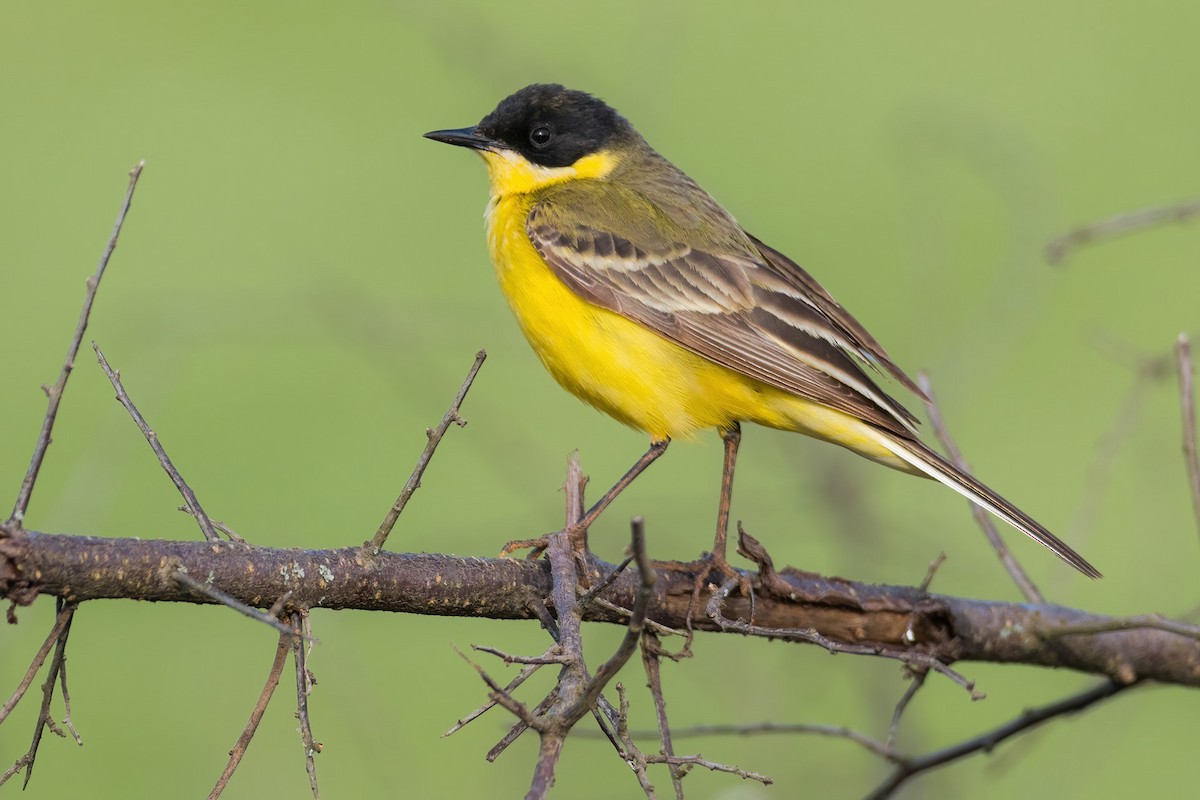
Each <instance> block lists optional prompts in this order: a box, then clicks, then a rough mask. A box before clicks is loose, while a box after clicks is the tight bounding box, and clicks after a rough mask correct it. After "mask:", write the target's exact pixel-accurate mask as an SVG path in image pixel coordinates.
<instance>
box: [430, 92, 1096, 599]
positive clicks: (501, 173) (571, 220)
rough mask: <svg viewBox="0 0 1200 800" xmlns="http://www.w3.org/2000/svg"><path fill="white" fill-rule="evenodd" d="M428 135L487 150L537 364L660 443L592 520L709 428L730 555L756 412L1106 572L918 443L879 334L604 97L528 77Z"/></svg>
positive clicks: (504, 278)
mask: <svg viewBox="0 0 1200 800" xmlns="http://www.w3.org/2000/svg"><path fill="white" fill-rule="evenodd" d="M425 135H426V136H427V137H428V138H430V139H434V140H436V141H439V142H445V143H447V144H453V145H458V146H461V147H467V148H470V149H472V150H475V151H476V152H477V153H479V154H480V155H481V156H482V157H483V160H484V162H485V163H486V165H487V170H488V177H489V178H490V182H491V200H490V202H489V203H488V207H487V241H488V247H489V249H490V252H491V257H492V261H493V263H494V264H495V267H496V273H497V276H498V277H499V280H500V288H501V289H502V290H503V292H504V295H505V297H507V298H508V302H509V305H511V306H512V310H513V313H514V314H515V315H516V317H517V322H518V323H519V324H520V327H521V330H522V331H523V332H524V333H525V336H526V338H527V339H528V340H529V343H530V344H531V345H532V346H533V349H534V351H535V352H536V353H537V355H538V357H539V358H540V359H541V360H542V363H543V364H544V365H545V366H546V368H547V369H548V370H549V371H550V373H551V374H552V375H553V376H554V377H555V379H557V380H558V382H559V383H560V384H561V385H562V386H563V387H564V388H566V389H567V390H568V391H570V392H572V393H573V394H575V395H577V396H578V397H580V398H582V399H583V400H585V401H586V402H588V403H590V404H591V405H593V406H595V407H596V408H598V409H600V410H601V411H604V412H605V413H607V414H609V415H610V416H612V417H614V418H616V419H617V420H619V421H620V422H623V423H625V424H626V425H629V426H631V427H634V428H637V429H638V430H641V431H645V432H646V433H647V434H649V436H650V440H651V445H650V449H649V450H647V451H646V453H645V454H644V455H643V456H642V457H641V458H640V459H639V460H638V461H637V462H636V463H635V464H634V465H633V467H631V468H630V470H629V471H628V472H627V473H626V474H625V475H624V476H623V477H622V478H621V480H620V481H618V482H617V483H616V484H615V485H614V486H613V487H612V488H611V489H610V490H609V491H608V492H607V493H606V494H605V496H604V497H603V498H601V500H600V501H598V502H597V503H596V505H595V506H593V507H592V509H590V510H589V512H588V514H587V515H586V516H585V518H584V520H583V524H584V525H585V526H586V525H587V524H589V523H590V522H592V521H593V520H595V518H596V517H597V516H598V515H599V514H600V512H601V511H603V510H604V508H605V507H606V506H607V505H608V504H609V503H610V502H612V500H613V498H615V497H616V495H617V494H618V493H619V492H620V491H621V490H622V489H624V488H625V486H627V485H628V484H629V483H630V482H631V481H632V480H633V479H634V478H635V477H637V475H638V474H640V473H641V472H642V471H643V470H644V469H645V468H646V467H648V466H649V465H650V464H651V463H652V462H653V461H654V460H655V459H657V458H658V457H659V456H660V455H662V454H663V453H664V452H665V451H666V449H667V445H668V444H669V442H670V441H671V439H673V438H678V437H682V436H688V435H690V434H693V433H695V432H697V431H699V430H702V429H705V428H716V429H717V430H718V431H719V432H720V434H721V437H722V438H723V439H724V442H725V463H724V470H723V476H722V481H721V496H720V502H719V504H718V515H717V531H716V540H715V542H714V546H713V551H712V554H711V556H710V559H711V561H712V564H713V565H714V566H717V567H719V568H721V569H723V570H728V567H727V565H726V563H725V537H726V531H727V528H728V518H729V503H730V499H731V494H732V489H733V471H734V466H735V463H736V459H737V448H738V443H739V440H740V436H741V429H740V423H742V422H755V423H758V424H760V425H766V426H768V427H771V428H778V429H782V430H787V431H796V432H798V433H803V434H807V435H809V436H814V437H816V438H818V439H824V440H826V441H829V442H833V443H835V444H839V445H841V446H843V447H846V448H848V449H850V450H853V451H854V452H856V453H858V454H859V455H862V456H865V457H867V458H869V459H871V460H873V461H877V462H879V463H880V464H884V465H886V466H889V467H892V468H893V469H898V470H901V471H903V472H907V473H910V474H913V475H920V476H923V477H928V478H932V479H934V480H937V481H939V482H941V483H943V484H945V485H946V486H949V487H950V488H951V489H953V490H955V491H956V492H958V493H959V494H961V495H963V496H965V497H967V498H968V499H969V500H971V501H972V502H974V503H976V504H978V505H979V506H981V507H983V508H985V509H987V510H988V511H990V512H991V513H993V514H995V515H996V516H998V517H999V518H1000V519H1002V520H1004V521H1005V522H1007V523H1009V524H1010V525H1012V526H1013V527H1015V528H1017V529H1018V530H1019V531H1021V532H1022V533H1025V534H1026V535H1028V536H1030V537H1031V538H1033V539H1035V540H1036V541H1037V542H1039V543H1041V544H1042V545H1044V546H1045V547H1047V548H1049V549H1050V550H1051V551H1052V552H1053V553H1055V554H1056V555H1057V556H1059V557H1060V558H1061V559H1063V560H1064V561H1066V562H1067V563H1068V564H1070V565H1071V566H1073V567H1075V568H1076V569H1078V570H1079V571H1080V572H1082V573H1083V574H1085V575H1088V576H1090V577H1093V578H1096V577H1099V576H1100V573H1099V572H1097V571H1096V569H1095V568H1094V567H1093V566H1092V565H1091V564H1089V563H1088V562H1087V561H1085V560H1084V559H1083V558H1082V557H1081V556H1080V555H1079V554H1078V553H1076V552H1075V551H1074V550H1072V549H1071V548H1070V547H1068V546H1067V545H1066V544H1065V543H1064V542H1062V541H1061V540H1059V539H1058V538H1057V537H1055V536H1054V535H1053V534H1052V533H1050V532H1049V531H1048V530H1046V529H1045V528H1044V527H1042V526H1041V525H1040V524H1039V523H1037V522H1036V521H1035V520H1034V519H1033V518H1032V517H1030V516H1029V515H1028V514H1026V513H1024V512H1023V511H1021V510H1020V509H1019V508H1017V507H1016V506H1014V505H1013V504H1011V503H1009V502H1008V501H1007V500H1005V499H1004V498H1002V497H1001V496H1000V495H998V494H996V492H994V491H992V490H991V489H989V488H988V487H987V486H985V485H983V484H982V483H980V482H979V481H978V480H976V479H975V478H973V477H972V476H970V475H967V474H966V473H964V472H963V471H962V470H960V469H958V468H957V467H955V466H954V465H953V464H950V463H949V462H947V461H946V460H945V459H943V458H942V457H941V456H939V455H938V454H937V453H935V452H934V451H933V450H931V449H929V448H928V447H926V446H925V445H924V444H922V443H921V441H920V440H919V439H918V438H917V428H916V418H915V417H914V416H913V415H912V414H911V413H909V411H908V410H907V409H905V408H904V406H902V405H901V404H900V403H899V402H897V401H896V400H895V399H893V398H892V397H891V396H889V395H888V394H887V393H885V392H884V391H883V390H882V389H881V388H880V387H879V386H878V385H876V383H875V381H874V380H873V379H872V377H871V375H869V374H868V370H873V371H875V372H882V373H887V374H888V375H890V376H891V377H892V378H894V379H895V380H896V381H898V382H899V383H900V384H901V385H902V386H904V387H905V388H906V389H908V390H910V391H912V392H914V393H915V394H917V395H919V396H922V397H923V396H924V395H923V393H922V392H921V390H920V388H918V387H917V385H916V384H915V383H913V381H912V379H910V378H909V377H908V376H907V375H906V374H905V373H904V372H903V370H901V369H900V368H899V367H898V366H896V364H895V363H894V362H893V361H892V359H891V358H890V357H889V356H888V354H887V353H886V352H885V351H884V349H883V347H881V346H880V344H879V343H878V342H877V341H875V339H874V337H872V336H871V334H870V333H868V332H867V330H866V329H865V328H864V327H863V326H862V325H861V324H859V322H858V321H857V320H855V319H854V317H852V316H851V315H850V314H849V312H847V311H846V310H845V309H844V308H842V306H841V305H839V304H838V303H837V301H836V300H834V299H833V298H832V297H831V296H830V295H829V293H828V292H826V291H825V290H824V289H823V288H821V285H820V284H819V283H817V282H816V281H815V280H814V279H813V278H812V277H811V276H810V275H809V274H808V273H807V272H805V271H804V270H803V269H801V268H800V267H799V266H797V265H796V264H795V263H794V262H792V261H791V260H790V259H789V258H788V257H787V256H785V255H783V254H782V253H780V252H779V251H778V250H775V249H774V248H772V247H770V246H768V245H766V244H764V243H763V242H761V241H759V240H758V239H756V238H755V237H754V236H752V235H750V234H749V233H747V232H746V231H745V230H743V229H742V227H741V226H740V225H738V223H737V222H736V221H735V220H734V219H733V217H732V216H730V215H729V214H728V212H726V211H725V209H723V208H722V207H721V206H720V205H719V204H718V203H717V202H716V201H715V200H714V199H713V198H712V197H711V196H709V194H708V193H707V192H705V191H704V190H703V189H702V188H700V186H699V185H698V184H697V183H696V182H695V181H693V180H692V179H691V178H689V177H688V176H687V175H685V174H684V173H683V172H682V171H681V170H680V169H678V168H677V167H676V166H675V165H674V164H672V163H671V162H670V161H668V160H667V159H665V158H663V157H662V156H661V155H659V154H658V153H657V152H655V151H654V150H653V149H652V148H651V147H650V145H649V144H647V143H646V140H645V139H643V138H642V136H641V135H640V134H639V133H638V132H637V131H636V130H635V129H634V127H633V126H632V125H631V124H630V123H629V122H628V121H627V120H626V119H625V118H624V117H622V116H621V115H620V114H618V113H617V112H616V111H615V110H614V109H613V108H611V107H610V106H608V105H607V104H605V103H604V102H603V101H601V100H599V99H597V98H596V97H593V96H592V95H589V94H586V93H584V92H579V91H572V90H570V89H566V88H564V87H562V86H559V85H556V84H534V85H532V86H527V87H525V88H524V89H521V90H520V91H518V92H516V93H515V94H513V95H511V96H510V97H508V98H506V99H504V100H503V101H501V103H500V105H498V106H497V107H496V109H495V110H494V111H492V112H491V113H490V114H488V115H487V116H486V117H484V118H483V120H482V121H481V122H480V123H479V124H478V125H473V126H471V127H468V128H459V129H454V130H440V131H432V132H430V133H427V134H425ZM864 367H865V369H864Z"/></svg>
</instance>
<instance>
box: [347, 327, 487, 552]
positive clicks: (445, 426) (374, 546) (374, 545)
mask: <svg viewBox="0 0 1200 800" xmlns="http://www.w3.org/2000/svg"><path fill="white" fill-rule="evenodd" d="M486 358H487V351H486V350H480V351H479V352H478V353H476V354H475V362H474V363H473V364H471V368H470V369H469V370H467V377H466V378H465V379H464V380H463V382H462V386H460V387H458V394H456V395H454V401H453V402H451V403H450V408H448V409H446V413H445V415H443V416H442V421H441V422H439V423H438V424H437V427H435V428H428V429H426V431H425V436H426V438H427V439H428V440H429V441H428V442H426V443H425V449H424V450H422V451H421V455H420V457H419V458H418V459H417V465H416V466H415V467H413V471H412V474H411V475H409V476H408V481H407V482H406V483H405V484H404V488H403V489H401V490H400V496H399V497H397V498H396V502H394V503H392V507H391V508H389V509H388V513H387V514H386V515H385V516H384V518H383V522H381V523H380V524H379V530H377V531H375V536H374V537H372V539H371V541H369V542H367V543H366V545H365V547H366V548H367V549H368V550H369V551H370V552H371V553H372V554H376V553H378V552H379V551H380V550H382V549H383V545H384V544H385V543H386V542H387V538H388V535H389V534H390V533H391V532H392V528H394V527H396V520H398V519H400V514H402V513H403V512H404V507H405V506H406V505H408V501H409V499H410V498H411V497H412V496H413V493H414V492H415V491H417V489H419V488H421V476H422V475H424V474H425V468H426V467H428V466H429V462H430V460H431V459H432V458H433V454H434V452H435V451H436V450H437V447H438V445H439V444H441V441H442V437H443V436H445V435H446V431H448V430H450V426H451V425H457V426H459V427H460V428H461V427H463V426H465V425H466V424H467V421H466V420H465V419H463V418H462V417H461V416H460V415H459V411H460V410H461V409H462V404H463V400H465V399H466V397H467V392H469V391H470V390H471V384H472V383H474V382H475V376H476V375H478V374H479V368H480V367H482V366H483V362H484V359H486Z"/></svg>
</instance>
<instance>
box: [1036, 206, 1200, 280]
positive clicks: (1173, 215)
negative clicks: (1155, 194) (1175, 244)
mask: <svg viewBox="0 0 1200 800" xmlns="http://www.w3.org/2000/svg"><path fill="white" fill-rule="evenodd" d="M1198 215H1200V198H1195V199H1192V200H1184V201H1183V202H1180V203H1173V204H1171V205H1169V206H1155V207H1153V208H1143V209H1139V210H1137V211H1124V212H1122V213H1120V214H1114V215H1112V216H1111V217H1108V218H1106V219H1102V220H1099V221H1098V222H1092V223H1088V224H1087V225H1081V226H1079V227H1078V228H1075V229H1074V230H1072V231H1070V232H1069V233H1066V234H1064V235H1062V236H1059V237H1057V238H1055V239H1052V240H1051V241H1050V243H1049V244H1047V245H1046V259H1047V260H1048V261H1049V262H1050V263H1051V264H1059V263H1062V261H1063V259H1065V258H1066V257H1067V255H1069V254H1070V253H1071V252H1072V251H1074V250H1076V249H1077V248H1079V247H1080V246H1081V245H1084V244H1088V243H1089V242H1097V241H1102V240H1104V239H1112V238H1114V237H1117V236H1123V235H1125V234H1129V233H1136V232H1138V231H1142V230H1145V229H1146V228H1150V227H1153V226H1155V225H1161V224H1163V223H1166V222H1186V221H1187V220H1189V219H1191V218H1192V217H1195V216H1198Z"/></svg>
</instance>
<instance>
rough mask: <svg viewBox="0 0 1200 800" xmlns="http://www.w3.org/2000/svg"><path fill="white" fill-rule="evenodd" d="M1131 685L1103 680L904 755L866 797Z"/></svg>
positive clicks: (885, 793) (876, 799) (888, 792)
mask: <svg viewBox="0 0 1200 800" xmlns="http://www.w3.org/2000/svg"><path fill="white" fill-rule="evenodd" d="M1130 685H1133V684H1123V683H1118V682H1117V681H1105V682H1103V683H1101V684H1099V685H1098V686H1095V687H1093V688H1091V689H1088V690H1086V691H1084V692H1080V693H1079V694H1075V695H1072V696H1070V697H1067V698H1064V699H1062V700H1059V701H1058V702H1056V703H1051V704H1049V705H1046V706H1042V707H1041V708H1035V709H1030V710H1028V711H1025V712H1024V713H1022V714H1021V715H1020V716H1019V717H1017V718H1016V719H1013V720H1011V721H1009V722H1006V723H1005V724H1003V725H1000V726H999V727H996V728H993V729H992V730H990V731H987V732H985V733H982V734H980V735H979V736H975V737H973V738H971V739H967V740H965V741H962V742H959V743H958V744H955V745H952V746H950V747H947V748H945V749H942V750H936V751H934V752H932V753H929V754H927V755H924V756H920V757H919V758H905V759H904V760H903V761H901V762H900V764H899V766H897V768H896V770H895V771H894V772H893V773H892V774H891V775H890V776H888V778H887V780H885V781H884V782H883V783H882V784H880V785H879V787H878V788H876V789H875V791H873V792H872V793H871V794H870V795H868V797H869V798H870V800H883V798H887V797H891V796H892V795H893V794H894V793H895V791H896V790H897V789H899V788H900V786H901V784H903V783H904V782H905V781H907V780H908V779H910V778H912V777H913V776H914V775H918V774H920V773H922V772H925V771H927V770H930V769H933V768H934V767H940V766H942V765H943V764H948V763H950V762H951V761H956V760H958V759H960V758H963V757H964V756H969V755H971V754H973V753H978V752H981V751H982V752H991V751H992V750H993V749H994V748H995V747H996V746H997V745H998V744H1000V743H1001V742H1003V741H1004V740H1005V739H1008V738H1011V737H1012V736H1015V735H1017V734H1018V733H1021V732H1023V731H1026V730H1029V729H1031V728H1034V727H1037V726H1038V725H1041V724H1042V723H1044V722H1047V721H1049V720H1051V719H1054V718H1055V717H1059V716H1063V715H1066V714H1074V713H1075V712H1078V711H1082V710H1083V709H1085V708H1087V707H1088V706H1090V705H1092V704H1094V703H1097V702H1099V701H1100V700H1104V699H1105V698H1108V697H1112V696H1113V695H1115V694H1117V693H1118V692H1120V691H1122V690H1124V689H1127V688H1129V686H1130Z"/></svg>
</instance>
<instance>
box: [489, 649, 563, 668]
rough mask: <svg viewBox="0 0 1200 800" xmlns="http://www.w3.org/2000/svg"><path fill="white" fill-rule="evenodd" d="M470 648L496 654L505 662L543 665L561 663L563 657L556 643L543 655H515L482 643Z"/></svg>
mask: <svg viewBox="0 0 1200 800" xmlns="http://www.w3.org/2000/svg"><path fill="white" fill-rule="evenodd" d="M471 649H472V650H475V651H477V652H480V653H487V654H488V655H491V656H496V657H497V658H499V659H500V660H501V661H503V662H504V663H505V664H528V665H531V666H545V665H546V664H562V663H564V659H563V658H562V656H561V655H559V654H558V645H555V646H554V647H551V648H550V649H549V650H548V651H546V652H545V653H544V654H543V655H540V656H517V655H513V654H512V653H506V652H504V651H503V650H500V649H497V648H495V647H490V646H488V645H483V644H473V645H471Z"/></svg>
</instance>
